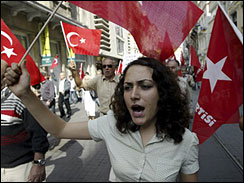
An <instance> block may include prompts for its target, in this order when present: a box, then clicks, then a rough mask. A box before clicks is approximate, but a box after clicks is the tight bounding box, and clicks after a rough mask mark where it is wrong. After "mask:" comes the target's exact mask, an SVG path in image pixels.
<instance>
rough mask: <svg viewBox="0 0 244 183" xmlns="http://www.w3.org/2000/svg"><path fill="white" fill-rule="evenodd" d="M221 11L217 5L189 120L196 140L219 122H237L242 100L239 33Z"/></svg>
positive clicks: (207, 135) (241, 50) (211, 132)
mask: <svg viewBox="0 0 244 183" xmlns="http://www.w3.org/2000/svg"><path fill="white" fill-rule="evenodd" d="M223 11H224V10H222V7H220V6H219V7H218V10H217V13H216V17H215V21H214V25H213V30H212V34H211V39H210V43H209V48H208V53H207V59H206V64H207V65H206V66H207V67H206V70H205V72H204V74H203V78H202V86H201V90H200V94H199V98H198V103H197V106H196V112H195V118H194V123H193V132H196V134H197V136H198V138H199V141H200V144H201V143H203V142H204V141H205V140H207V139H208V138H209V137H210V136H211V135H212V134H213V133H214V132H215V131H216V130H217V129H218V128H219V127H220V126H221V125H223V124H227V123H238V121H239V117H240V114H239V107H240V106H241V105H242V104H243V43H242V41H243V37H242V36H240V35H241V34H238V29H237V28H236V27H235V26H234V24H233V23H231V20H230V19H228V17H227V16H226V15H225V12H223Z"/></svg>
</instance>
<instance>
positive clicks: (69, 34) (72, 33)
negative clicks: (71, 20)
mask: <svg viewBox="0 0 244 183" xmlns="http://www.w3.org/2000/svg"><path fill="white" fill-rule="evenodd" d="M73 35H76V36H79V37H80V35H79V34H78V33H76V32H69V33H68V34H67V40H68V42H69V44H70V46H72V47H76V46H78V44H72V43H71V41H70V38H71V36H73Z"/></svg>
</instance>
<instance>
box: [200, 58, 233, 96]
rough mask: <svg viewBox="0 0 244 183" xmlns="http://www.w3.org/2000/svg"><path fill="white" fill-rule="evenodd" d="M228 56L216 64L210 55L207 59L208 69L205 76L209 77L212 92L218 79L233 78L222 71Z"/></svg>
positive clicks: (227, 79) (205, 77)
mask: <svg viewBox="0 0 244 183" xmlns="http://www.w3.org/2000/svg"><path fill="white" fill-rule="evenodd" d="M226 58H227V56H226V57H224V58H222V59H221V60H220V61H218V62H217V63H216V64H214V63H213V62H212V61H211V60H210V59H209V58H208V57H207V59H206V61H207V70H206V72H204V74H203V78H204V79H209V82H210V87H211V93H213V90H214V88H215V85H216V83H217V81H218V80H223V81H231V79H230V78H229V77H228V76H227V75H226V74H225V73H224V72H222V68H223V66H224V64H225V61H226Z"/></svg>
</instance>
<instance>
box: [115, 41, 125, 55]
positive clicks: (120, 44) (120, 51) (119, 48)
mask: <svg viewBox="0 0 244 183" xmlns="http://www.w3.org/2000/svg"><path fill="white" fill-rule="evenodd" d="M116 43H117V53H118V54H123V53H124V41H123V40H121V39H120V38H118V37H117V38H116Z"/></svg>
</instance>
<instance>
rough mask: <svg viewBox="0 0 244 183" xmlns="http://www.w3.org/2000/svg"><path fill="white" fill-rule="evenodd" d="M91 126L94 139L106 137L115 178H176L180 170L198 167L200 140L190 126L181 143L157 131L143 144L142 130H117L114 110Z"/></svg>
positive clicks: (138, 180) (163, 179)
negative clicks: (164, 136) (162, 136)
mask: <svg viewBox="0 0 244 183" xmlns="http://www.w3.org/2000/svg"><path fill="white" fill-rule="evenodd" d="M88 128H89V132H90V135H91V137H92V138H93V140H95V141H100V140H104V141H105V143H106V145H107V149H108V153H109V156H110V161H111V165H112V168H113V170H114V173H115V176H116V181H123V182H129V181H134V182H143V181H147V182H149V181H150V182H156V181H167V182H168V181H176V179H177V175H178V173H179V172H182V173H184V174H193V173H196V172H197V171H198V170H199V163H198V151H199V147H198V143H199V141H198V138H197V136H196V134H195V133H193V132H191V131H190V130H188V129H185V130H186V131H185V133H184V135H183V140H182V142H181V143H180V144H177V145H175V144H174V143H173V140H167V139H166V138H163V139H162V138H161V139H160V138H157V137H156V135H155V136H153V137H152V139H151V140H150V142H149V143H148V144H147V145H146V146H145V147H143V144H142V139H141V136H140V133H139V131H137V132H134V133H132V132H131V133H130V134H122V133H120V132H119V131H118V130H117V128H116V119H115V118H114V114H113V112H112V111H109V112H108V115H106V116H102V117H100V118H97V119H95V120H90V121H89V122H88Z"/></svg>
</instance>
